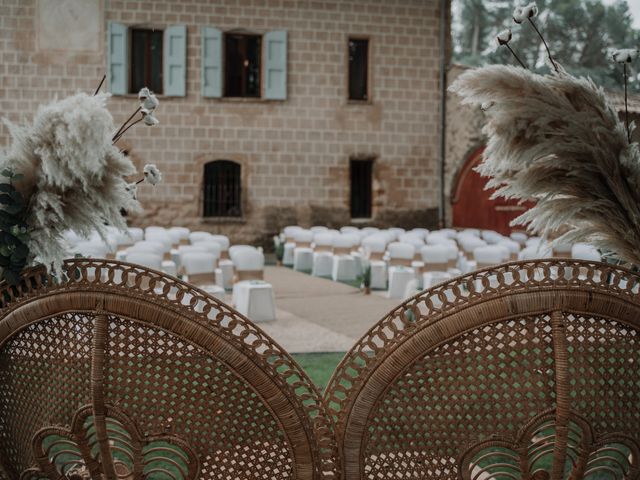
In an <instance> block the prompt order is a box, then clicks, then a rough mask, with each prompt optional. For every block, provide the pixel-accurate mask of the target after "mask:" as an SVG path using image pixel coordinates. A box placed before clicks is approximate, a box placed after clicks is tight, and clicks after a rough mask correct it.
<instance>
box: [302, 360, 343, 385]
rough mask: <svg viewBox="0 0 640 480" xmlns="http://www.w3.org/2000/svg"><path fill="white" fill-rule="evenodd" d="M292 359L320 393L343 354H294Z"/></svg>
mask: <svg viewBox="0 0 640 480" xmlns="http://www.w3.org/2000/svg"><path fill="white" fill-rule="evenodd" d="M292 357H293V358H294V359H295V360H296V362H298V364H299V365H300V366H301V367H302V368H303V370H304V371H305V372H306V373H307V375H309V377H311V380H312V381H313V383H315V384H316V386H317V387H318V388H319V389H320V391H324V389H325V387H326V386H327V383H329V379H330V378H331V374H332V373H333V371H334V370H335V369H336V367H337V366H338V363H340V360H342V357H344V353H294V354H293V355H292Z"/></svg>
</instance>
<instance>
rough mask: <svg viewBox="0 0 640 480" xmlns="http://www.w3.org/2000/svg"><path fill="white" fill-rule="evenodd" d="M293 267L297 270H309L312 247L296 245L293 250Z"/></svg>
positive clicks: (311, 263)
mask: <svg viewBox="0 0 640 480" xmlns="http://www.w3.org/2000/svg"><path fill="white" fill-rule="evenodd" d="M293 269H294V270H297V271H298V272H310V271H311V270H312V269H313V249H311V248H308V247H296V248H295V249H294V250H293Z"/></svg>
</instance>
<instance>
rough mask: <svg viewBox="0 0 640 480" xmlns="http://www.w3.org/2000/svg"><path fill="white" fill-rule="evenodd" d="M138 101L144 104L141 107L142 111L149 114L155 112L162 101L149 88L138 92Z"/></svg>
mask: <svg viewBox="0 0 640 480" xmlns="http://www.w3.org/2000/svg"><path fill="white" fill-rule="evenodd" d="M138 99H139V100H140V101H141V102H142V103H141V105H140V106H141V107H142V109H143V110H147V111H149V112H153V110H155V109H156V108H157V107H158V105H160V101H159V100H158V99H157V97H156V96H155V95H154V94H153V93H152V92H151V90H149V89H148V88H147V87H144V88H143V89H141V90H140V92H138Z"/></svg>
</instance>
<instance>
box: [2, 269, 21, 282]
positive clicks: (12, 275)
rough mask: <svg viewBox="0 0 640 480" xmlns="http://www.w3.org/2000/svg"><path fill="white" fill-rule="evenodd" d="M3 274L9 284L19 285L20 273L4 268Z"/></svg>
mask: <svg viewBox="0 0 640 480" xmlns="http://www.w3.org/2000/svg"><path fill="white" fill-rule="evenodd" d="M2 276H3V277H4V280H6V281H7V283H8V284H9V285H17V284H18V282H19V281H20V274H19V273H16V272H14V271H12V270H9V269H4V270H3V271H2Z"/></svg>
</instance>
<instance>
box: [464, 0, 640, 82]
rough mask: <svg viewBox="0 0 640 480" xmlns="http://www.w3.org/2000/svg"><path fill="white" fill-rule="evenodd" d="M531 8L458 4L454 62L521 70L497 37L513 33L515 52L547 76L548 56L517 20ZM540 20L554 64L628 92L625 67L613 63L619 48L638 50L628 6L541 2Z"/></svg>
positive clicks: (484, 1)
mask: <svg viewBox="0 0 640 480" xmlns="http://www.w3.org/2000/svg"><path fill="white" fill-rule="evenodd" d="M523 3H527V2H518V1H515V0H514V1H498V0H457V5H456V2H454V17H455V18H454V22H453V41H454V55H453V57H454V58H453V61H454V62H457V63H463V64H467V65H474V66H476V65H486V64H515V59H514V58H513V56H512V55H511V54H510V53H509V51H508V50H507V49H506V48H498V47H497V43H496V41H495V36H496V34H497V33H498V32H500V31H501V30H503V29H505V28H511V29H512V31H513V40H512V41H511V42H510V44H509V45H510V46H511V48H512V49H513V50H514V51H515V52H516V54H517V55H518V56H519V57H520V58H521V59H522V60H523V61H524V63H525V64H526V65H527V66H528V67H529V68H530V69H531V70H534V71H539V72H547V71H548V66H547V63H546V62H547V60H546V52H545V49H544V46H543V45H542V42H541V41H540V39H539V37H538V36H537V34H536V32H535V31H534V29H533V28H532V27H531V25H529V24H528V23H526V22H525V23H523V24H522V25H520V26H519V25H517V24H515V23H514V22H513V20H512V13H513V9H514V7H515V6H516V5H522V4H523ZM536 3H537V5H538V8H539V10H540V14H539V16H538V17H535V18H534V22H535V23H536V25H537V26H538V28H539V29H540V31H541V32H542V34H543V35H544V37H545V39H546V40H547V43H548V44H549V47H550V49H551V53H552V54H553V56H554V59H556V60H558V62H559V63H561V64H562V66H563V67H564V68H566V69H567V70H568V71H569V72H570V73H572V74H574V75H578V76H588V77H591V78H592V79H593V80H594V81H595V82H596V83H598V84H599V85H602V86H603V87H605V88H606V89H609V90H621V89H622V88H623V85H624V83H623V75H622V67H621V66H620V65H618V64H616V63H615V62H613V61H612V60H611V54H610V50H611V49H613V48H636V47H638V45H639V44H640V30H636V29H634V28H633V19H632V17H631V14H630V12H629V6H628V4H627V2H626V1H622V0H618V1H617V2H615V3H613V4H611V5H603V3H602V2H601V1H600V0H538V1H537V2H536ZM629 70H630V75H629V77H630V78H629V88H630V92H631V93H635V92H637V93H640V64H637V63H636V64H635V65H634V64H631V65H630V66H629Z"/></svg>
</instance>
